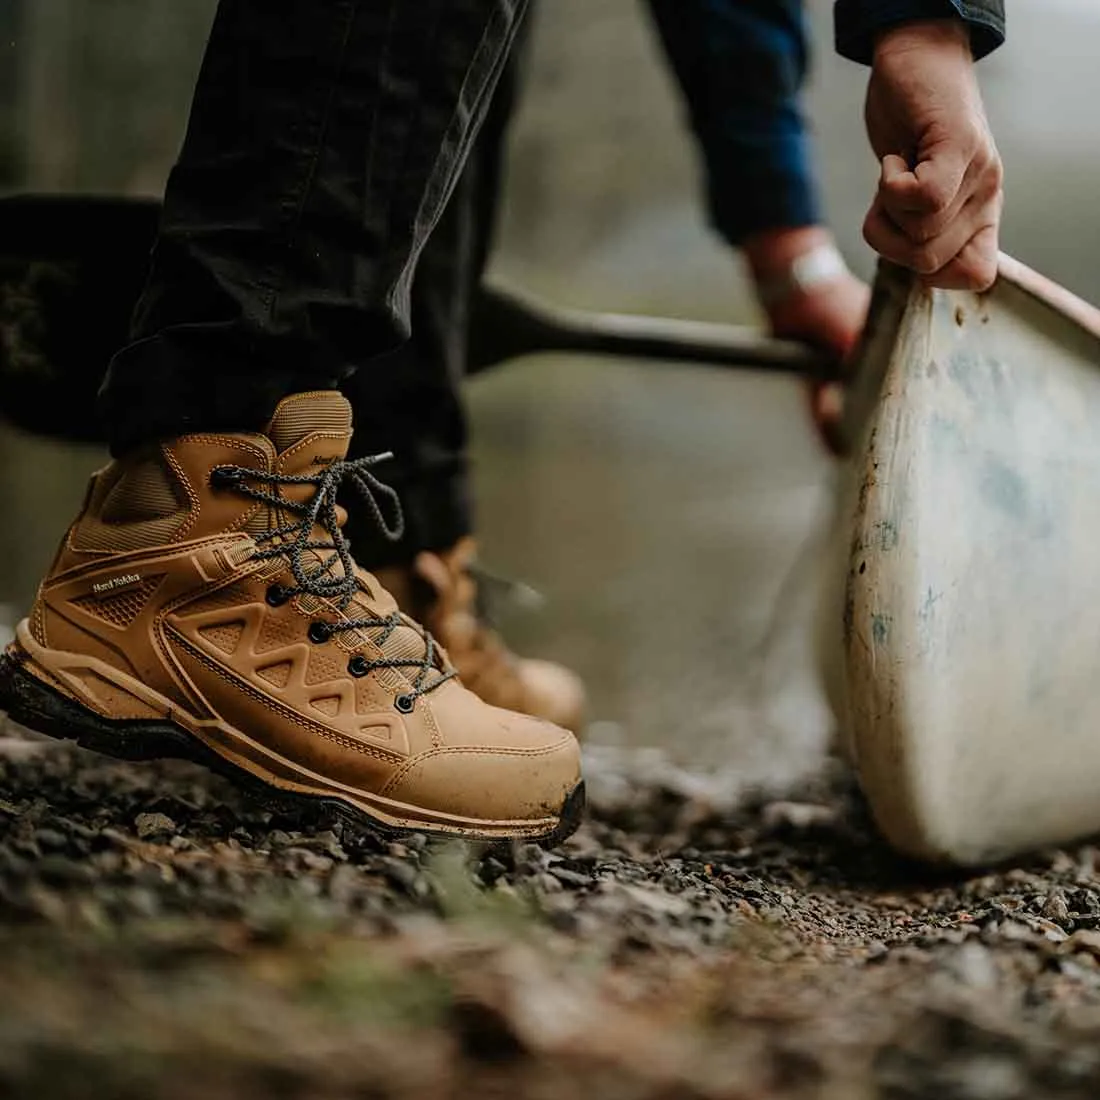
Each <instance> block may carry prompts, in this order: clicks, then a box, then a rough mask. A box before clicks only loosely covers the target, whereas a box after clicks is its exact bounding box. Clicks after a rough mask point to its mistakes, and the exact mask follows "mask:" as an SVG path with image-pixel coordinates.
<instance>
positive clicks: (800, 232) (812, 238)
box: [741, 225, 833, 285]
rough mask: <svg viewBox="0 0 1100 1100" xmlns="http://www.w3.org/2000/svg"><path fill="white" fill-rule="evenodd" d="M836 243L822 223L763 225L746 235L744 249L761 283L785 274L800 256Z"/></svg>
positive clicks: (757, 281)
mask: <svg viewBox="0 0 1100 1100" xmlns="http://www.w3.org/2000/svg"><path fill="white" fill-rule="evenodd" d="M832 243H833V235H832V233H830V232H829V230H828V229H826V228H824V226H820V225H800V226H796V227H794V228H790V227H783V228H778V229H763V230H760V231H759V232H756V233H753V234H752V235H751V236H749V237H746V238H745V239H744V240H743V241H742V242H741V250H742V252H743V253H744V255H745V259H746V261H747V262H748V265H749V271H750V272H751V273H752V277H753V281H754V282H756V283H757V285H759V284H761V283H765V282H769V281H771V280H773V279H776V278H782V277H783V276H784V275H786V273H787V272H788V271H789V270H790V267H791V264H793V263H794V262H795V260H797V259H798V258H799V257H800V256H804V255H806V253H808V252H813V251H814V250H815V249H818V248H822V247H826V246H828V245H831V244H832Z"/></svg>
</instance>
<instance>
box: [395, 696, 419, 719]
mask: <svg viewBox="0 0 1100 1100" xmlns="http://www.w3.org/2000/svg"><path fill="white" fill-rule="evenodd" d="M393 705H394V706H395V707H396V708H397V709H398V710H399V711H400V712H401V713H402V714H412V712H413V707H415V706H416V696H414V695H399V696H398V697H397V698H396V699H394V701H393Z"/></svg>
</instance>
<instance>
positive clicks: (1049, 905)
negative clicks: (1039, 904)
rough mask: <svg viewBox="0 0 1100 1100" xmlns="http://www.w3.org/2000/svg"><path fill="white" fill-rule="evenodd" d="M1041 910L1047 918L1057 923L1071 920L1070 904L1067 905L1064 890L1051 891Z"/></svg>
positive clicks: (1061, 923) (1062, 923) (1060, 923)
mask: <svg viewBox="0 0 1100 1100" xmlns="http://www.w3.org/2000/svg"><path fill="white" fill-rule="evenodd" d="M1040 912H1041V913H1042V914H1043V916H1044V917H1046V919H1047V920H1051V921H1054V923H1055V924H1059V925H1064V924H1066V923H1067V922H1068V921H1069V906H1068V905H1066V898H1065V895H1064V894H1063V893H1062V891H1061V890H1053V891H1051V893H1049V894H1048V895H1047V899H1046V901H1045V902H1044V903H1043V908H1042V909H1041V910H1040Z"/></svg>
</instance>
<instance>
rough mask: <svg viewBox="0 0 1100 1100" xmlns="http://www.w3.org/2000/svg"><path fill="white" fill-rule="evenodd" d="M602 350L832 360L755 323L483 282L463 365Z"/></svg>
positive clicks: (798, 366)
mask: <svg viewBox="0 0 1100 1100" xmlns="http://www.w3.org/2000/svg"><path fill="white" fill-rule="evenodd" d="M547 351H556V352H565V353H570V354H583V355H610V356H617V357H627V358H632V359H650V360H660V361H666V362H667V361H676V362H683V363H700V364H705V365H709V366H718V367H733V368H738V369H742V370H745V369H748V370H769V371H780V372H783V373H787V374H797V375H803V376H806V377H812V378H828V377H830V376H832V375H833V374H835V370H836V365H835V363H833V362H832V361H831V360H830V359H829V358H828V357H827V356H825V355H823V354H822V353H820V352H817V351H814V350H813V349H811V348H807V347H806V346H804V345H802V344H797V343H794V342H791V341H787V340H775V339H772V338H771V337H768V336H766V335H764V334H763V333H761V332H760V331H759V330H758V329H755V328H749V327H746V326H742V325H722V324H712V323H708V322H704V321H685V320H679V319H673V318H668V317H650V316H636V315H630V314H621V313H596V312H591V311H588V310H579V309H565V308H562V307H561V306H556V305H552V304H550V303H548V302H545V301H543V300H541V299H538V298H535V297H534V296H532V295H529V294H526V293H521V292H519V291H517V290H514V289H504V288H502V287H499V286H491V285H486V286H484V287H483V288H482V290H481V291H480V293H479V295H478V299H477V302H476V305H475V309H474V316H473V324H472V325H471V349H470V361H469V369H470V373H471V374H474V373H477V372H478V371H481V370H485V369H486V368H488V367H491V366H494V365H495V364H497V363H501V362H505V361H506V360H508V359H515V358H517V357H519V356H521V355H531V354H534V353H537V352H547Z"/></svg>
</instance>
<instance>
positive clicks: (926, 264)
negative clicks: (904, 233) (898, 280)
mask: <svg viewBox="0 0 1100 1100" xmlns="http://www.w3.org/2000/svg"><path fill="white" fill-rule="evenodd" d="M910 266H911V267H912V268H913V270H914V271H916V272H917V273H918V274H920V275H934V274H935V273H936V272H937V271H939V269H940V268H941V267H943V257H942V256H941V255H940V250H939V249H938V248H936V247H935V245H933V244H922V245H918V246H917V247H916V248H914V249H913V251H912V254H911V257H910Z"/></svg>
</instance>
